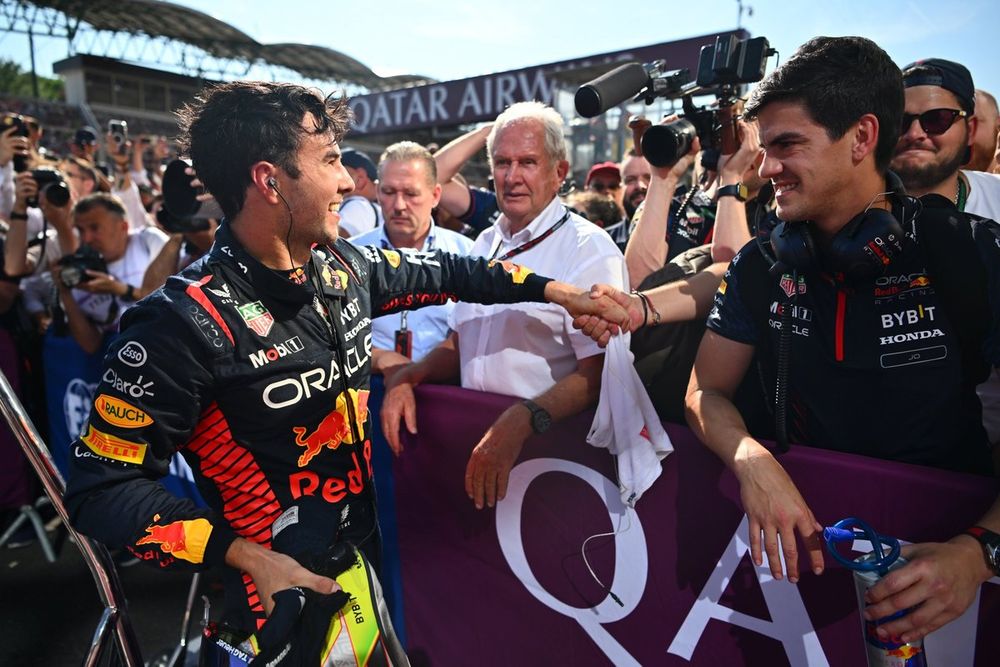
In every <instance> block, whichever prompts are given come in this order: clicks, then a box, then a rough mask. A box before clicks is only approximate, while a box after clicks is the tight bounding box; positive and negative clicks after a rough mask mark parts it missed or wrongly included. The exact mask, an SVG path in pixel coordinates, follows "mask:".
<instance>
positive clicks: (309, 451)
mask: <svg viewBox="0 0 1000 667" xmlns="http://www.w3.org/2000/svg"><path fill="white" fill-rule="evenodd" d="M368 393H369V392H368V390H367V389H362V390H361V391H358V390H357V389H348V390H347V392H345V393H342V394H340V395H339V396H337V402H336V406H335V407H334V410H333V412H331V413H330V414H328V415H327V416H325V417H323V420H322V421H321V422H320V423H319V424H318V425H317V426H316V428H314V429H313V430H312V431H311V432H309V430H308V429H307V428H305V427H303V426H294V427H292V432H294V433H295V444H296V445H298V446H299V447H305V449H306V451H304V452H303V453H302V454H301V455H300V456H299V460H298V465H299V467H300V468H304V467H306V466H307V465H309V462H310V461H312V460H313V458H315V457H316V455H317V454H319V453H320V452H321V451H322V450H323V449H324V448H328V449H337V448H338V447H340V443H342V442H346V443H348V444H353V443H354V434H353V433H352V432H351V424H350V412H349V411H348V408H347V401H348V400H350V401H351V402H352V403H353V406H354V414H356V415H357V419H358V428H359V430H360V433H359V435H360V437H361V438H364V437H365V432H364V431H365V420H366V419H367V418H368Z"/></svg>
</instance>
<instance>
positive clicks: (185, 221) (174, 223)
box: [156, 206, 212, 234]
mask: <svg viewBox="0 0 1000 667" xmlns="http://www.w3.org/2000/svg"><path fill="white" fill-rule="evenodd" d="M156 222H158V223H159V224H160V227H163V231H165V232H167V233H168V234H187V233H188V232H204V231H206V230H208V229H209V228H210V227H211V226H212V223H211V222H209V220H208V218H192V217H187V218H182V217H180V216H177V215H174V214H173V213H171V212H170V211H168V210H167V207H166V206H160V209H159V210H158V211H157V212H156Z"/></svg>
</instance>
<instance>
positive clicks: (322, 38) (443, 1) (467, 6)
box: [0, 0, 1000, 96]
mask: <svg viewBox="0 0 1000 667" xmlns="http://www.w3.org/2000/svg"><path fill="white" fill-rule="evenodd" d="M177 4H181V5H186V6H189V7H192V8H195V9H198V10H199V11H203V12H205V13H208V14H211V15H212V16H214V17H215V18H217V19H220V20H222V21H226V22H227V23H230V24H231V25H233V26H235V27H237V28H239V29H240V30H242V31H243V32H245V33H247V34H248V35H250V36H251V37H253V38H254V39H256V40H257V41H259V42H262V43H278V42H302V43H308V44H315V45H320V46H327V47H329V48H333V49H336V50H337V51H340V52H342V53H345V54H347V55H349V56H351V57H353V58H355V59H357V60H359V61H361V62H363V63H365V64H366V65H368V66H369V67H370V68H371V69H373V70H374V71H375V72H376V73H378V74H381V75H383V76H387V75H392V74H420V75H424V76H429V77H433V78H435V79H438V80H440V81H447V80H451V79H460V78H465V77H470V76H477V75H480V74H487V73H491V72H500V71H505V70H511V69H517V68H521V67H527V66H531V65H539V64H544V63H549V62H555V61H559V60H566V59H570V58H576V57H583V56H590V55H594V54H599V53H606V52H610V51H618V50H622V49H626V48H633V47H638V46H646V45H650V44H657V43H661V42H667V41H671V40H674V39H683V38H686V37H692V36H697V35H705V34H709V33H713V32H721V31H724V30H731V29H733V28H735V27H737V24H738V21H739V22H740V25H741V26H742V27H744V28H746V29H747V30H749V31H750V33H751V34H752V35H753V36H764V37H767V38H768V40H769V41H770V43H771V46H773V47H775V48H777V50H778V52H779V60H783V59H785V58H787V57H788V56H790V55H791V54H792V52H793V51H794V50H795V48H796V47H798V46H799V45H800V44H802V43H803V42H805V41H806V40H807V39H809V38H810V37H814V36H816V35H862V36H864V37H868V38H870V39H872V40H874V41H875V42H877V43H878V44H879V45H881V46H882V48H884V49H885V50H886V51H887V52H888V54H889V55H890V56H891V57H892V58H893V60H895V61H896V63H897V64H899V65H905V64H907V63H910V62H912V61H914V60H917V59H920V58H928V57H938V58H947V59H950V60H955V61H958V62H961V63H962V64H964V65H966V66H967V67H968V68H969V69H970V71H971V72H972V76H973V79H974V80H975V82H976V85H977V87H979V88H984V89H986V90H989V91H991V92H993V93H994V94H997V95H998V96H1000V67H997V65H996V60H997V50H996V45H995V44H994V42H995V40H997V39H1000V34H998V32H997V28H998V27H1000V3H997V2H996V0H951V1H950V2H940V1H939V2H933V3H931V2H903V1H899V0H868V1H867V2H847V1H845V0H827V1H825V2H821V3H820V2H794V1H792V0H785V1H784V2H779V1H777V0H742V9H743V12H742V17H740V7H741V4H740V3H739V2H738V1H737V0H697V1H695V2H668V1H667V0H652V1H650V2H647V3H638V2H623V1H621V0H618V1H617V2H615V1H608V0H603V1H598V0H578V1H577V2H563V1H561V0H549V1H545V0H504V1H503V2H497V3H475V2H468V1H464V2H459V1H457V0H436V1H434V2H429V1H427V0H381V1H379V2H361V3H343V2H331V1H330V0H325V1H324V2H316V1H315V0H303V1H300V2H286V3H278V2H274V1H273V0H270V1H268V2H262V1H260V0H214V1H213V2H193V1H191V0H178V2H177ZM644 4H645V8H643V6H644ZM484 8H485V9H484ZM640 8H641V9H640ZM695 8H697V9H695ZM748 8H749V9H750V10H752V13H751V12H748V11H747V9H748ZM351 10H355V11H356V13H355V15H349V14H348V12H350V11H351ZM27 42H28V39H27V36H25V35H20V34H13V33H0V57H7V58H14V59H16V60H17V61H18V62H21V63H22V64H23V65H24V66H25V67H27V66H28V64H29V59H28V47H27ZM991 44H993V46H990V45H991ZM35 46H36V48H35V57H36V61H37V67H38V71H39V73H40V74H43V75H51V73H52V68H51V64H52V62H54V61H56V60H59V59H61V58H64V57H66V55H67V50H66V41H65V40H64V39H53V38H43V37H36V39H35ZM79 50H80V51H81V52H86V50H85V49H83V48H80V49H79ZM775 62H776V61H775V60H774V59H772V60H771V61H770V63H769V66H768V71H770V70H771V69H773V67H774V63H775ZM268 78H270V77H268Z"/></svg>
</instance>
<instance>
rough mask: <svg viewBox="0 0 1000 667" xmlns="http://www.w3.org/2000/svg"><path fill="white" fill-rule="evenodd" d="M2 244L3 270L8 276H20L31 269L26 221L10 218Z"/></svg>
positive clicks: (32, 267)
mask: <svg viewBox="0 0 1000 667" xmlns="http://www.w3.org/2000/svg"><path fill="white" fill-rule="evenodd" d="M8 224H9V226H8V228H7V238H6V239H5V240H4V246H3V270H4V273H6V274H7V275H8V276H22V275H24V274H26V273H28V272H29V271H31V270H33V269H34V268H35V267H34V266H29V265H28V221H27V220H18V219H15V218H11V219H10V223H8Z"/></svg>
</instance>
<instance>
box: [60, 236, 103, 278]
mask: <svg viewBox="0 0 1000 667" xmlns="http://www.w3.org/2000/svg"><path fill="white" fill-rule="evenodd" d="M59 267H60V268H59V281H60V282H62V284H63V285H65V286H66V287H69V288H73V287H76V286H77V285H79V284H80V283H85V282H87V281H89V280H91V276H89V275H87V271H88V270H90V271H100V272H101V273H107V272H108V264H107V262H105V261H104V256H103V255H101V253H99V252H98V251H97V250H95V249H93V248H91V247H90V246H85V245H82V246H80V247H79V249H77V251H76V252H74V253H73V254H72V255H64V256H63V257H62V258H61V259H60V260H59Z"/></svg>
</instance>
